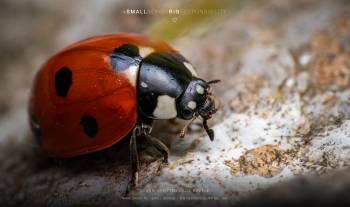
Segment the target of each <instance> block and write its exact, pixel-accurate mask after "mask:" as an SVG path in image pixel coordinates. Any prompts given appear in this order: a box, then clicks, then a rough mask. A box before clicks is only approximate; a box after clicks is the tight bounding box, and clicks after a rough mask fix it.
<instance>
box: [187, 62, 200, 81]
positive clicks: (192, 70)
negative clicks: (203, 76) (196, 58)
mask: <svg viewBox="0 0 350 207" xmlns="http://www.w3.org/2000/svg"><path fill="white" fill-rule="evenodd" d="M183 63H184V65H185V67H186V68H187V69H188V70H189V71H190V72H191V73H192V76H195V77H197V76H198V75H197V72H196V71H195V70H194V68H193V66H192V65H191V63H188V62H183Z"/></svg>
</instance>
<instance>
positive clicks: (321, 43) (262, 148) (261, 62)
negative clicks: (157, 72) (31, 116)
mask: <svg viewBox="0 0 350 207" xmlns="http://www.w3.org/2000/svg"><path fill="white" fill-rule="evenodd" d="M349 11H350V2H349V1H346V0H337V1H326V0H324V1H323V0H321V1H316V0H298V1H293V0H287V1H277V0H255V1H254V0H246V1H238V0H231V1H230V0H219V1H217V0H195V1H188V0H180V1H161V0H140V1H126V0H76V1H69V0H60V1H43V0H24V1H13V0H2V1H1V2H0V17H1V18H0V25H1V28H2V32H1V33H0V46H1V50H0V53H1V55H0V64H1V66H2V67H1V69H0V73H1V75H0V132H1V133H0V176H1V177H2V178H1V181H0V192H2V193H1V195H0V203H5V204H9V205H11V204H12V205H17V204H22V205H24V204H28V203H35V204H38V205H67V204H68V205H72V204H86V203H89V204H101V203H103V204H106V203H108V204H116V203H118V202H119V200H120V197H121V195H122V191H123V190H122V189H124V188H125V186H126V182H127V179H126V178H125V177H126V176H127V175H128V170H129V168H128V164H127V162H125V161H123V162H121V163H122V164H120V163H119V164H120V165H118V162H119V161H118V160H115V159H116V158H112V161H108V160H107V161H106V160H105V158H104V157H102V158H101V157H98V158H96V157H87V158H82V160H81V159H78V160H74V161H73V162H71V163H68V164H67V163H64V164H58V165H57V163H52V161H51V160H47V159H44V158H42V156H41V154H40V153H39V152H38V150H37V147H36V145H35V143H34V142H33V139H32V136H31V134H30V132H29V126H28V123H27V114H26V110H27V102H28V97H29V92H30V87H31V85H32V81H33V78H34V75H35V73H36V72H37V71H38V69H39V68H40V66H41V65H42V64H43V63H44V62H45V61H46V60H47V59H48V58H49V57H50V56H52V55H53V54H55V53H56V52H57V51H59V50H60V49H62V48H63V47H65V46H67V45H68V44H71V43H73V42H75V41H78V40H81V39H85V38H88V37H91V36H94V35H100V34H111V33H120V32H123V33H129V32H130V33H141V34H146V35H148V36H150V37H152V38H155V39H161V40H164V41H167V42H169V44H171V45H172V46H173V47H175V48H176V49H178V50H179V51H180V52H181V53H182V54H183V55H184V56H185V57H186V58H187V59H188V60H190V61H191V62H192V63H193V65H194V66H195V68H196V70H197V71H198V73H199V74H200V75H201V77H203V78H204V79H213V78H215V79H216V78H218V79H221V80H222V83H221V84H220V85H219V86H217V87H216V88H215V90H214V91H215V94H216V95H217V96H218V97H219V99H220V111H219V112H218V113H217V114H216V115H215V117H214V118H213V120H211V122H210V124H211V126H214V129H215V132H216V133H217V134H219V135H218V136H219V137H218V139H219V141H218V142H217V143H215V146H216V147H212V146H213V145H209V142H206V141H203V140H207V138H205V134H204V133H203V132H202V131H201V130H198V129H197V128H198V127H197V128H196V125H194V126H192V129H191V130H190V132H189V135H188V139H187V140H185V141H183V140H179V139H178V137H177V136H176V133H178V132H179V129H181V126H182V125H181V124H182V123H181V122H180V123H177V124H176V125H173V126H172V125H171V126H170V127H169V125H168V124H169V123H167V122H165V123H159V124H158V125H157V126H156V130H155V131H156V132H155V133H156V135H159V136H160V137H165V138H166V140H167V143H168V144H169V145H172V146H171V148H172V154H174V156H173V157H171V161H172V162H173V165H171V166H170V167H166V168H165V169H164V170H163V171H162V170H160V169H161V168H160V166H161V164H160V163H158V162H157V161H156V162H153V164H152V166H153V171H152V172H148V173H147V172H145V173H144V174H145V175H144V176H145V183H144V185H143V186H144V187H143V189H147V188H151V189H153V188H159V185H160V184H162V183H166V186H167V187H168V188H170V187H173V188H176V187H179V186H183V185H185V184H186V185H187V186H188V185H189V183H190V184H191V185H190V187H189V188H195V187H198V185H199V184H198V183H201V184H200V185H199V186H200V187H203V186H210V187H213V189H214V190H213V192H211V193H209V194H210V195H212V194H213V195H218V196H223V197H220V198H221V199H219V201H217V202H218V203H220V202H222V203H224V204H229V203H230V204H232V203H236V202H237V201H241V202H242V203H240V205H252V206H254V205H258V204H259V202H260V201H261V200H266V203H267V204H271V203H278V202H283V201H281V200H283V199H285V200H288V199H290V198H291V197H293V196H295V197H293V198H298V199H296V200H298V201H300V202H301V203H303V202H308V201H310V200H311V202H316V203H317V202H318V201H317V194H319V193H320V192H319V191H318V190H317V189H319V188H320V187H319V186H318V185H321V186H323V187H322V188H329V189H336V190H334V191H332V190H330V192H327V196H328V195H329V196H330V197H329V198H330V199H328V200H327V201H325V202H330V203H332V202H333V201H336V199H335V197H332V196H335V195H336V193H339V194H340V195H346V192H348V191H347V190H348V188H346V184H347V183H348V182H349V180H350V179H348V177H349V176H348V174H347V171H346V169H347V166H348V164H349V163H350V159H349V158H350V157H349V156H350V150H349V149H350V141H349V140H350V137H349V134H348V130H349V127H350V124H349V123H348V122H347V121H348V119H349V117H350V105H349V97H350V91H349V85H350V12H349ZM134 12H135V13H134ZM164 124H165V126H168V127H164ZM220 140H221V142H220ZM223 140H224V141H223ZM209 146H210V147H209ZM212 148H213V149H212ZM201 150H203V151H205V150H207V152H209V153H207V154H205V153H204V154H203V151H201ZM122 151H123V150H122ZM184 151H185V152H184ZM196 151H200V152H198V153H196ZM211 151H213V152H211ZM180 152H181V153H180ZM183 152H184V153H183ZM123 153H124V152H123ZM125 153H128V152H125ZM201 153H202V154H201ZM117 155H118V154H117ZM207 155H213V157H214V158H211V160H212V161H210V159H209V158H207ZM113 156H114V155H113V153H112V157H113ZM215 156H217V159H216V158H215ZM198 157H203V159H202V160H199V159H198V161H196V160H197V158H198ZM91 159H92V160H94V161H93V163H95V164H93V166H94V170H92V169H91V167H90V168H89V167H87V165H89V164H88V163H90V162H91ZM113 159H114V160H113ZM189 160H192V161H190V163H192V164H193V165H192V166H189V165H188V161H189ZM193 160H194V161H193ZM213 160H215V161H213ZM81 163H82V164H81ZM218 163H220V164H218ZM60 166H63V167H60ZM193 166H195V167H193ZM66 168H73V169H74V170H72V171H68V172H67V170H66ZM144 168H145V169H146V168H147V166H144ZM206 168H210V169H209V170H208V171H205V172H204V171H203V169H206ZM82 169H83V170H82ZM86 169H88V170H87V172H82V171H84V170H86ZM154 169H159V171H155V170H154ZM218 169H219V170H218ZM339 170H343V171H340V172H339V175H338V174H336V175H333V174H332V173H337V172H338V171H339ZM344 170H345V171H344ZM189 171H190V172H189ZM218 171H223V174H220V173H219V172H218ZM187 172H188V173H187ZM201 173H202V174H201ZM225 173H226V174H225ZM330 173H331V175H332V176H334V177H335V178H336V179H338V181H339V182H333V183H332V181H334V179H333V178H332V179H331V178H329V177H327V176H328V175H329V174H330ZM115 174H119V176H116V175H115ZM122 175H124V177H122ZM170 175H171V176H170ZM304 175H314V176H316V177H317V178H314V177H311V178H308V177H307V178H304V177H303V178H300V179H303V181H300V180H299V181H300V183H299V182H295V183H298V184H296V186H294V187H290V184H289V183H288V182H286V183H284V184H282V186H279V183H281V182H285V181H288V180H290V179H299V176H304ZM322 177H326V178H325V179H323V180H322ZM197 178H198V179H202V180H200V181H197V183H196V182H195V181H194V180H196V179H197ZM240 179H241V180H240ZM244 179H246V180H244ZM304 179H305V180H304ZM327 179H328V180H327ZM174 180H175V181H174ZM202 181H203V182H202ZM292 182H293V181H292ZM320 183H321V184H320ZM316 184H317V186H316ZM333 184H337V185H336V186H334V185H333ZM275 185H277V187H275V188H276V189H275V188H270V187H271V186H275ZM89 186H90V187H89ZM96 186H97V187H96ZM315 186H316V187H315ZM325 186H326V187H325ZM308 187H309V188H308ZM266 188H268V190H267V191H263V190H264V189H266ZM281 189H284V190H285V191H284V192H285V193H284V194H283V193H282V194H278V195H279V196H277V197H274V196H271V197H269V195H275V193H276V192H280V191H281ZM303 189H309V190H310V192H315V193H314V194H313V193H310V194H308V196H310V197H304V196H301V194H300V192H303V191H304V190H303ZM67 192H73V193H72V194H69V193H67ZM259 193H260V194H259ZM68 194H69V195H68ZM132 194H133V195H135V196H144V195H146V196H149V194H147V193H146V194H145V193H144V192H143V193H142V191H135V192H133V193H132ZM179 194H180V193H179ZM179 194H176V195H179ZM171 195H173V194H171ZM189 195H191V196H193V194H189ZM201 195H202V196H208V194H205V193H204V194H201ZM194 196H196V194H194ZM246 196H255V197H253V198H254V199H247V200H244V199H243V200H241V199H242V198H245V197H246ZM344 197H345V196H344ZM265 198H266V199H265ZM311 198H313V199H311ZM332 198H333V199H332ZM342 199H343V198H342ZM347 199H348V198H347ZM292 200H293V199H290V200H288V201H290V202H293V201H292ZM307 200H308V201H307ZM321 200H322V199H321ZM338 201H339V200H338ZM345 201H349V200H346V199H345ZM140 202H146V201H140ZM231 202H232V203H231ZM269 202H271V203H269Z"/></svg>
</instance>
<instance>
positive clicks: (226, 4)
mask: <svg viewBox="0 0 350 207" xmlns="http://www.w3.org/2000/svg"><path fill="white" fill-rule="evenodd" d="M263 1H265V0H256V1H253V0H243V1H241V0H195V1H191V2H183V3H180V4H179V5H178V8H173V7H171V8H169V9H172V10H174V9H179V10H180V14H169V15H166V16H164V17H162V18H158V19H157V20H155V21H154V22H152V23H151V25H150V27H149V29H146V33H147V34H149V35H151V36H153V37H156V38H158V39H163V40H169V39H173V38H176V37H178V36H179V35H183V34H185V33H188V32H189V31H190V30H194V29H198V28H199V27H201V28H207V29H208V28H209V27H210V26H211V25H212V24H213V23H215V21H217V20H219V19H220V18H226V17H228V16H230V15H234V14H235V13H236V12H238V11H239V10H240V9H241V8H243V7H245V6H247V5H251V4H252V3H254V4H256V3H261V2H263ZM181 11H183V13H181Z"/></svg>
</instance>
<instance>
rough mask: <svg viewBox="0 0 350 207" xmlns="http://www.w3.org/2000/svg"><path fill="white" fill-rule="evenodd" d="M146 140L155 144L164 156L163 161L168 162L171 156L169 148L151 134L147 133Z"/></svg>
mask: <svg viewBox="0 0 350 207" xmlns="http://www.w3.org/2000/svg"><path fill="white" fill-rule="evenodd" d="M145 137H146V140H147V141H148V143H150V144H151V145H152V146H154V147H155V148H156V149H157V150H158V151H159V152H161V153H162V154H163V156H164V158H163V162H164V163H166V164H168V157H169V153H170V151H169V148H168V147H167V146H166V145H165V144H164V143H163V142H162V141H160V140H159V139H157V138H155V137H153V136H152V135H150V134H145Z"/></svg>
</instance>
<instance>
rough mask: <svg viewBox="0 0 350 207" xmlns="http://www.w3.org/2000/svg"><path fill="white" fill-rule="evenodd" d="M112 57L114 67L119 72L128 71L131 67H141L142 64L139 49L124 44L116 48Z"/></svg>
mask: <svg viewBox="0 0 350 207" xmlns="http://www.w3.org/2000/svg"><path fill="white" fill-rule="evenodd" d="M110 57H111V64H112V67H113V68H114V69H116V70H118V71H122V70H126V69H128V68H129V67H130V66H131V65H139V64H140V62H141V56H140V54H139V48H138V47H137V46H135V45H132V44H124V45H122V46H120V47H118V48H115V49H114V50H113V53H112V54H111V55H110Z"/></svg>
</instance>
